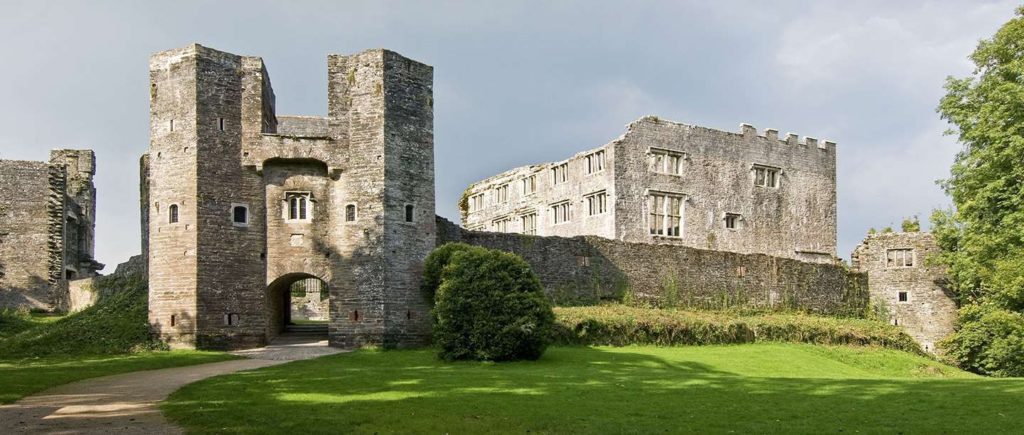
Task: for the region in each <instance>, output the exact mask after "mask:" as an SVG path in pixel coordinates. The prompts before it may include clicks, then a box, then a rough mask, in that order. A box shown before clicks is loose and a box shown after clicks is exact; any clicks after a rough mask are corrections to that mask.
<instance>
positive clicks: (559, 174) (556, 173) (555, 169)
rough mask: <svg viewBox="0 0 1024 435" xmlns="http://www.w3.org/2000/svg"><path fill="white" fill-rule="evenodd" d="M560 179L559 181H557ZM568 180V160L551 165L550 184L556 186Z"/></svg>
mask: <svg viewBox="0 0 1024 435" xmlns="http://www.w3.org/2000/svg"><path fill="white" fill-rule="evenodd" d="M559 179H561V181H559ZM568 182H569V162H564V163H557V164H554V165H551V185H553V186H557V185H559V184H564V183H568Z"/></svg>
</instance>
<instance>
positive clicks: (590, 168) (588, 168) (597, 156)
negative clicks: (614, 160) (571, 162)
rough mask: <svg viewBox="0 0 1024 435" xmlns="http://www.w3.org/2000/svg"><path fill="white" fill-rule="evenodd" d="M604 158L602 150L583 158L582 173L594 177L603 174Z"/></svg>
mask: <svg viewBox="0 0 1024 435" xmlns="http://www.w3.org/2000/svg"><path fill="white" fill-rule="evenodd" d="M604 156H605V153H604V150H597V151H594V152H592V153H590V154H587V155H585V156H583V171H584V173H585V175H594V174H598V173H601V172H604V163H605V162H604V161H605V158H604ZM595 163H596V165H595ZM595 166H597V168H596V169H595V168H594V167H595Z"/></svg>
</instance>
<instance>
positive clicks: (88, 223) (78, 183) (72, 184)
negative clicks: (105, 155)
mask: <svg viewBox="0 0 1024 435" xmlns="http://www.w3.org/2000/svg"><path fill="white" fill-rule="evenodd" d="M50 164H51V165H53V166H55V167H63V168H64V176H65V180H64V187H65V192H66V195H67V200H66V203H65V217H64V219H65V224H64V265H65V277H66V278H68V279H74V278H86V277H91V276H95V275H96V272H97V271H99V270H102V269H103V265H102V264H100V263H98V262H96V260H95V259H94V258H93V257H94V252H95V249H96V187H95V185H94V184H93V176H94V175H95V174H96V155H95V154H94V153H93V152H92V150H67V149H61V150H53V151H51V152H50Z"/></svg>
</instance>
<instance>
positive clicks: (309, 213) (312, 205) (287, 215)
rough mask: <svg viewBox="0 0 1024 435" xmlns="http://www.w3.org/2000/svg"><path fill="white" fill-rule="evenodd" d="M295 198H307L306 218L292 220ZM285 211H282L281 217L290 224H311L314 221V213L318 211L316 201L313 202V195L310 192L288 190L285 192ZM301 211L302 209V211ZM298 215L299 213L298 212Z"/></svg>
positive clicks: (283, 201)
mask: <svg viewBox="0 0 1024 435" xmlns="http://www.w3.org/2000/svg"><path fill="white" fill-rule="evenodd" d="M293 197H305V203H306V208H305V212H306V216H305V217H304V218H299V217H296V218H294V219H293V218H292V217H291V216H292V213H291V211H292V203H291V199H292V198H293ZM281 202H282V203H283V209H282V210H281V217H282V218H284V221H285V222H288V223H309V222H312V221H313V212H314V210H315V209H316V201H314V200H313V193H312V192H310V191H308V190H287V191H285V192H284V199H283V200H282V201H281ZM300 210H301V209H300ZM296 214H298V211H297V212H296Z"/></svg>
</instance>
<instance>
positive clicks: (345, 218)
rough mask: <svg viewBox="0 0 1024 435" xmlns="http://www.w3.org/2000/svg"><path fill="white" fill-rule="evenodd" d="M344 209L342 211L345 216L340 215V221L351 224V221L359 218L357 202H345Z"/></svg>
mask: <svg viewBox="0 0 1024 435" xmlns="http://www.w3.org/2000/svg"><path fill="white" fill-rule="evenodd" d="M349 207H351V208H352V219H349ZM344 210H345V211H344V213H345V216H343V217H342V222H344V223H346V224H351V223H354V222H356V221H358V220H359V205H358V204H356V203H354V202H350V203H347V204H345V208H344Z"/></svg>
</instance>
